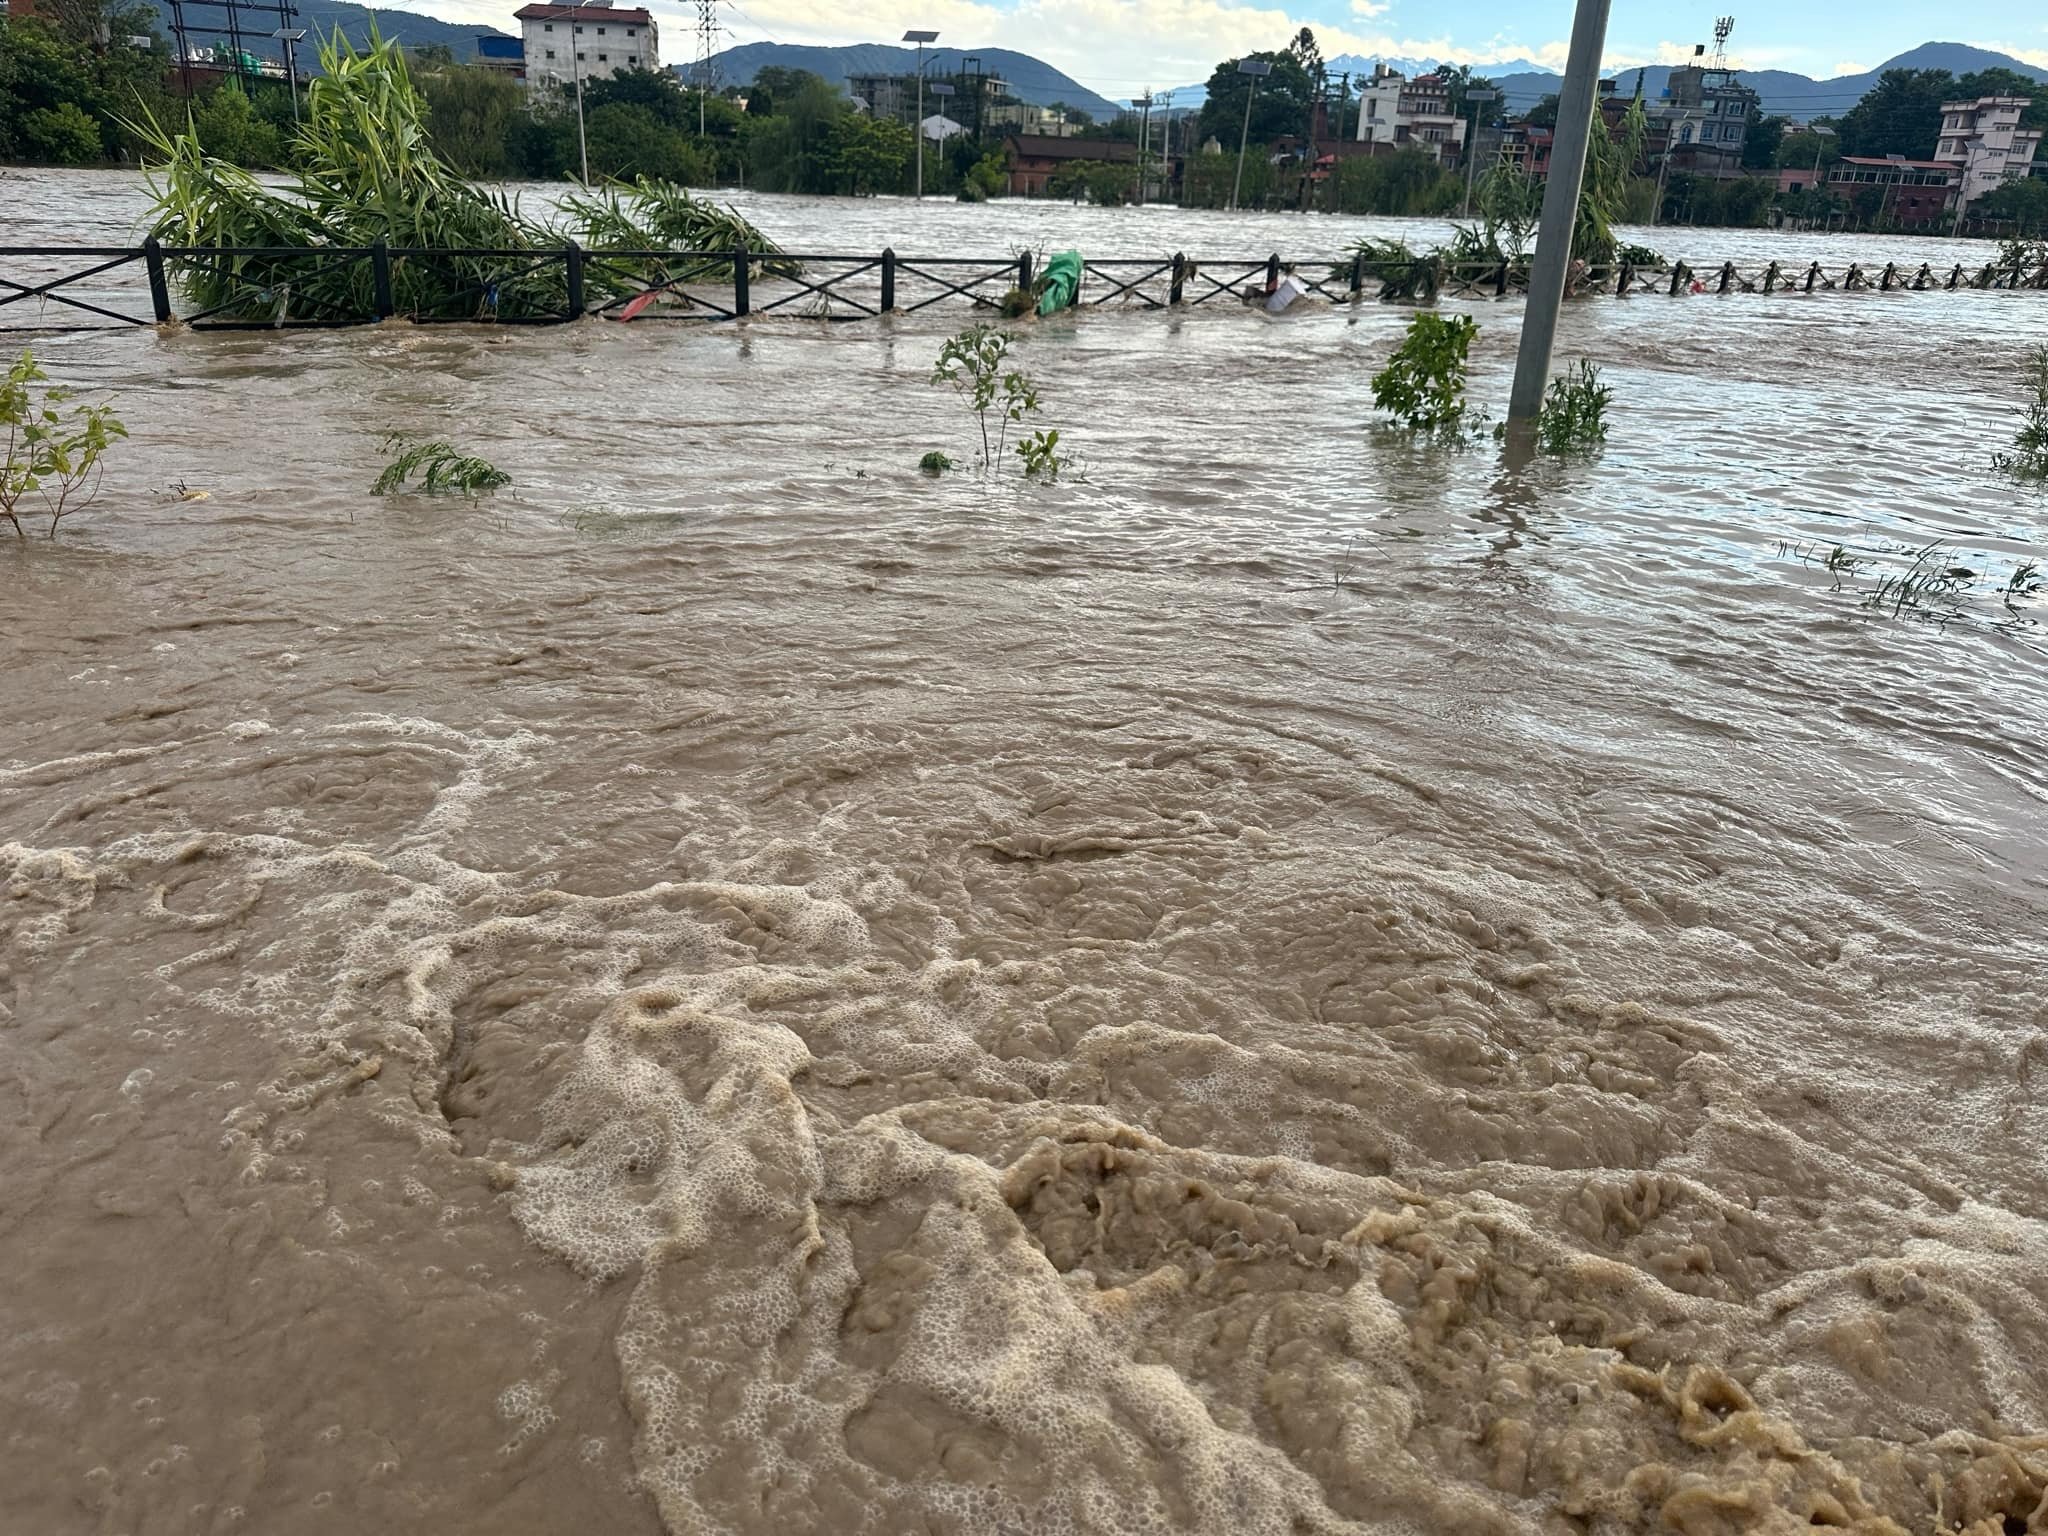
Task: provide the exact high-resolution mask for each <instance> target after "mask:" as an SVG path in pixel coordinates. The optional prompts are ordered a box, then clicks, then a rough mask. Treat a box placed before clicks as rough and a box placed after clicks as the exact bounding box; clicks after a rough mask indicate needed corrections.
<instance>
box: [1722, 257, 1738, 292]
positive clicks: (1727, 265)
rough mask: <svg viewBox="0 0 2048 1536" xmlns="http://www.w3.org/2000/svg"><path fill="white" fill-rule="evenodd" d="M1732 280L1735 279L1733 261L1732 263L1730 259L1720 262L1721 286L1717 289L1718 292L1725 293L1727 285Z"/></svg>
mask: <svg viewBox="0 0 2048 1536" xmlns="http://www.w3.org/2000/svg"><path fill="white" fill-rule="evenodd" d="M1734 281H1735V263H1734V262H1732V261H1724V262H1722V263H1721V287H1720V289H1719V291H1720V292H1722V293H1726V292H1727V291H1728V287H1729V285H1730V284H1731V283H1733V282H1734Z"/></svg>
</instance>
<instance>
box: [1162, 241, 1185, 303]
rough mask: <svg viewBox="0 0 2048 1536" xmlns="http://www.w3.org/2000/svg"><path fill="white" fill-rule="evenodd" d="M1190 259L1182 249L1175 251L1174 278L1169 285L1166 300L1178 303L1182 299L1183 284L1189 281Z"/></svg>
mask: <svg viewBox="0 0 2048 1536" xmlns="http://www.w3.org/2000/svg"><path fill="white" fill-rule="evenodd" d="M1187 276H1188V259H1187V256H1186V255H1185V254H1183V253H1182V252H1180V251H1175V252H1174V253H1173V280H1172V282H1171V283H1169V284H1168V285H1167V289H1166V302H1167V303H1169V304H1178V303H1180V301H1181V285H1182V284H1183V283H1185V282H1186V281H1187Z"/></svg>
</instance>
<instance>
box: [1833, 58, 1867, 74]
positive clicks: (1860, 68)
mask: <svg viewBox="0 0 2048 1536" xmlns="http://www.w3.org/2000/svg"><path fill="white" fill-rule="evenodd" d="M1870 71H1871V66H1870V65H1868V64H1858V63H1857V62H1856V61H1855V60H1854V59H1844V60H1842V62H1841V63H1839V64H1837V65H1836V66H1835V67H1834V69H1833V70H1832V71H1831V72H1830V73H1831V74H1832V75H1867V74H1869V73H1870Z"/></svg>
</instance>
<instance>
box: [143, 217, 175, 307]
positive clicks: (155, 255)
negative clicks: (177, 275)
mask: <svg viewBox="0 0 2048 1536" xmlns="http://www.w3.org/2000/svg"><path fill="white" fill-rule="evenodd" d="M142 262H143V265H144V266H146V267H148V268H149V303H150V307H151V308H152V309H154V310H155V311H156V323H157V324H158V325H163V324H165V323H166V322H167V321H169V319H170V318H171V285H170V284H169V283H167V282H165V281H164V248H163V242H162V241H160V240H158V239H157V237H156V236H155V235H151V236H150V237H149V238H148V239H147V240H145V241H143V242H142Z"/></svg>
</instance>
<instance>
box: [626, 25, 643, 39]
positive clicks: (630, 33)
mask: <svg viewBox="0 0 2048 1536" xmlns="http://www.w3.org/2000/svg"><path fill="white" fill-rule="evenodd" d="M639 35H640V34H639V33H637V32H635V31H634V30H633V29H632V28H631V27H628V28H626V36H628V37H638V36H639Z"/></svg>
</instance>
